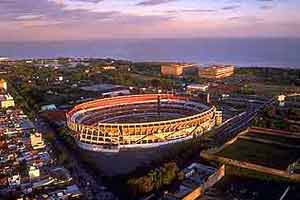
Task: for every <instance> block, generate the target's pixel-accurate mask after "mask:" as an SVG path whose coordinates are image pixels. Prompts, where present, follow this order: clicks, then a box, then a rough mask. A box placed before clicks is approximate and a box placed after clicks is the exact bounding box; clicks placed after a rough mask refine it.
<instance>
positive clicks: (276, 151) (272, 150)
mask: <svg viewBox="0 0 300 200" xmlns="http://www.w3.org/2000/svg"><path fill="white" fill-rule="evenodd" d="M217 155H219V156H222V157H226V158H230V159H234V160H239V161H244V162H250V163H253V164H258V165H263V166H266V167H272V168H275V169H280V170H286V169H287V167H288V165H289V164H291V163H293V162H295V161H296V160H297V159H298V158H299V157H300V151H299V149H295V148H289V147H283V146H278V145H274V144H265V143H259V142H255V141H250V140H245V139H238V140H237V141H236V142H234V143H233V144H232V145H230V146H228V147H226V148H225V149H224V150H223V151H221V152H219V153H218V154H217Z"/></svg>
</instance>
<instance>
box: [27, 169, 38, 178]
mask: <svg viewBox="0 0 300 200" xmlns="http://www.w3.org/2000/svg"><path fill="white" fill-rule="evenodd" d="M28 174H29V177H30V179H35V178H38V177H40V170H39V168H37V167H36V166H30V167H29V171H28Z"/></svg>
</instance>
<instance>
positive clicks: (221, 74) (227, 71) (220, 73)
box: [199, 65, 234, 79]
mask: <svg viewBox="0 0 300 200" xmlns="http://www.w3.org/2000/svg"><path fill="white" fill-rule="evenodd" d="M233 74H234V66H233V65H226V66H224V65H213V66H210V67H205V68H201V69H199V77H200V78H207V79H221V78H226V77H229V76H232V75H233Z"/></svg>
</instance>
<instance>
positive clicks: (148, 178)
mask: <svg viewBox="0 0 300 200" xmlns="http://www.w3.org/2000/svg"><path fill="white" fill-rule="evenodd" d="M182 179H183V174H182V173H181V172H180V171H179V168H178V166H177V164H176V163H175V162H168V163H165V164H164V165H163V166H162V167H160V168H156V169H154V170H151V171H150V172H148V174H147V175H145V176H142V177H139V178H130V179H129V180H128V182H127V184H128V188H129V190H130V191H131V194H132V196H133V197H136V196H141V195H145V194H147V193H149V192H153V191H154V190H159V189H161V188H162V187H163V186H167V185H170V184H172V183H173V182H174V181H175V180H182Z"/></svg>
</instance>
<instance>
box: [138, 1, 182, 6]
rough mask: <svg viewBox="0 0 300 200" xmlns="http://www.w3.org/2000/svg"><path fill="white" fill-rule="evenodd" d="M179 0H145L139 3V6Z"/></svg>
mask: <svg viewBox="0 0 300 200" xmlns="http://www.w3.org/2000/svg"><path fill="white" fill-rule="evenodd" d="M174 1H177V0H145V1H142V2H140V3H137V4H136V5H137V6H156V5H160V4H165V3H170V2H174Z"/></svg>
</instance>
